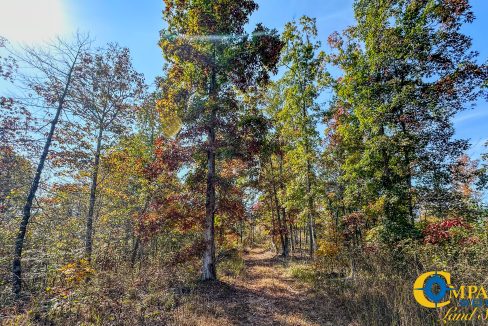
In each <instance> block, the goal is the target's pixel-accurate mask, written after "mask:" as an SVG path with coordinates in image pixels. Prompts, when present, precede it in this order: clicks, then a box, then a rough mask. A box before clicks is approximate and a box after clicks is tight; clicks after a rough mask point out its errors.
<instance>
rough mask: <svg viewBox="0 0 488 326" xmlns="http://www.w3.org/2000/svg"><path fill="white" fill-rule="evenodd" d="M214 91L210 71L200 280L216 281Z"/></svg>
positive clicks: (214, 78)
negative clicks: (209, 109)
mask: <svg viewBox="0 0 488 326" xmlns="http://www.w3.org/2000/svg"><path fill="white" fill-rule="evenodd" d="M215 91H216V72H215V68H213V71H212V78H211V84H210V90H209V94H210V97H211V98H212V102H213V103H212V104H211V105H212V107H211V115H210V123H209V126H208V135H207V136H208V149H207V192H206V200H205V231H204V241H205V251H204V253H203V268H202V279H203V280H204V281H207V280H216V279H217V273H216V268H215V239H214V238H215V177H216V175H215V147H216V142H215V124H216V108H215V101H214V100H215Z"/></svg>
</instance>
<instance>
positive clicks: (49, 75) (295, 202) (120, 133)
mask: <svg viewBox="0 0 488 326" xmlns="http://www.w3.org/2000/svg"><path fill="white" fill-rule="evenodd" d="M164 3H165V9H164V11H163V13H162V15H163V20H164V24H163V22H162V23H161V26H162V27H163V26H164V28H163V29H162V30H161V32H160V42H159V44H158V45H159V47H160V48H161V50H162V55H163V57H164V62H165V64H164V67H163V72H164V73H163V74H162V75H161V76H160V77H158V78H157V79H156V81H155V83H154V84H155V85H156V86H155V87H154V86H151V87H150V86H148V84H149V83H148V81H146V80H145V79H144V76H143V75H142V74H141V73H139V72H138V71H136V69H135V67H134V66H133V63H132V59H131V53H130V49H128V48H124V47H123V46H120V45H118V44H117V43H110V44H107V45H106V46H103V47H95V46H94V45H93V43H94V42H93V40H92V38H91V36H89V35H84V34H82V33H78V34H76V35H74V36H73V37H72V38H70V39H61V38H60V39H57V40H56V41H53V42H51V43H49V44H45V45H43V46H39V47H28V46H25V47H18V46H14V45H12V44H11V43H9V42H8V40H6V39H3V38H2V39H0V78H1V79H2V81H1V82H0V87H1V89H0V141H1V143H0V321H1V322H2V323H5V324H6V325H37V324H39V325H351V326H355V325H433V324H438V323H439V319H441V320H445V318H447V317H446V313H447V308H438V309H428V308H425V307H422V306H421V305H419V304H418V303H417V302H416V301H415V300H414V298H413V295H412V284H413V283H414V281H415V279H416V278H417V277H418V276H419V275H420V274H422V273H424V272H428V271H438V270H439V271H440V270H446V271H448V272H450V273H451V274H452V275H453V278H455V279H456V282H458V283H459V282H460V283H462V284H474V283H478V284H486V282H487V280H486V275H487V271H488V258H487V256H486V248H487V246H488V206H487V201H486V193H485V191H486V189H487V187H488V150H485V152H486V153H487V154H485V155H483V156H482V157H481V159H479V160H475V159H472V158H471V157H470V156H469V155H468V150H469V148H470V143H469V140H463V139H457V138H456V137H454V135H455V129H454V124H453V119H454V118H455V117H456V115H457V114H458V113H460V112H462V111H464V110H468V109H470V108H472V107H473V106H475V105H477V104H478V105H479V103H482V102H483V101H486V100H487V99H488V96H487V95H488V93H487V86H488V84H487V80H488V79H487V77H488V66H487V64H486V63H483V62H482V60H481V59H480V55H479V53H477V52H476V51H474V50H472V48H471V43H472V40H471V38H470V37H469V36H467V35H465V34H463V32H462V29H463V27H464V26H465V25H466V24H469V23H471V22H472V21H473V20H474V19H475V14H476V13H474V12H473V11H472V9H471V6H470V4H469V2H468V1H467V0H356V1H355V2H354V16H355V24H354V25H353V26H350V27H349V28H347V29H345V30H343V31H338V32H336V33H333V34H332V35H319V34H318V30H317V26H316V19H314V18H311V17H306V16H303V17H301V18H298V19H296V20H294V21H291V22H289V23H287V24H286V26H284V27H283V28H282V30H281V32H278V31H277V30H274V29H270V28H268V27H266V26H265V25H264V24H258V25H256V26H249V24H248V21H249V17H250V15H251V14H252V13H253V12H255V11H256V10H258V5H257V4H256V3H255V2H254V1H253V0H215V1H212V0H191V1H190V0H188V1H186V0H164ZM156 32H157V31H156ZM154 46H157V45H156V44H155V45H154ZM485 57H486V54H485ZM154 84H153V85H154ZM325 94H328V95H327V96H325ZM329 95H330V96H329ZM487 145H488V144H487ZM483 282H484V283H483ZM485 295H486V294H485ZM485 299H488V298H485ZM487 317H488V315H487ZM487 319H488V318H487ZM467 324H469V325H474V324H475V322H474V321H472V322H467Z"/></svg>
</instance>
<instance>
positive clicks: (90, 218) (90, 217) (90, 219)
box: [85, 123, 103, 261]
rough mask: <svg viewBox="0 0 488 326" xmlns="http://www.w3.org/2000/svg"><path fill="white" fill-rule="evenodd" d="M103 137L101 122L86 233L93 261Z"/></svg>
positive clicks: (88, 256)
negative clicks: (94, 221) (95, 213)
mask: <svg viewBox="0 0 488 326" xmlns="http://www.w3.org/2000/svg"><path fill="white" fill-rule="evenodd" d="M102 137H103V123H100V127H99V130H98V136H97V147H96V151H95V161H94V162H93V170H92V180H91V187H90V203H89V207H88V215H87V217H86V235H85V258H86V259H87V260H88V261H91V257H92V251H93V215H94V211H95V201H96V196H97V186H98V182H97V180H98V169H99V166H100V153H101V150H102Z"/></svg>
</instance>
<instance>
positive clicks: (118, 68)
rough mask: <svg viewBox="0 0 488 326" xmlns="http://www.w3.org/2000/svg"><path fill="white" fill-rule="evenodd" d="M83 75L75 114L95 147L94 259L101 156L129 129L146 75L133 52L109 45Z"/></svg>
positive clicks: (88, 248)
mask: <svg viewBox="0 0 488 326" xmlns="http://www.w3.org/2000/svg"><path fill="white" fill-rule="evenodd" d="M81 73H82V76H83V78H82V79H81V80H80V81H79V83H77V84H76V92H77V98H76V103H77V106H76V112H75V113H76V114H77V115H79V116H80V117H82V118H83V124H84V125H83V128H82V129H83V130H84V131H85V132H86V134H87V137H86V140H87V142H86V144H90V145H92V146H90V147H93V148H90V151H91V150H92V149H93V153H94V154H93V163H92V166H91V180H90V184H91V186H90V198H89V203H88V213H87V217H86V235H85V256H86V258H87V259H88V260H90V259H91V254H92V249H93V248H92V247H93V240H92V238H93V216H94V212H95V201H96V196H97V187H98V174H99V167H100V157H101V155H102V152H103V150H104V149H105V148H106V146H107V144H106V142H107V141H108V140H110V141H112V142H113V141H115V140H116V139H117V137H115V136H116V135H120V134H122V133H124V132H128V131H130V127H129V126H130V124H129V123H128V122H129V121H130V119H131V117H132V116H133V113H134V111H135V109H134V107H135V105H136V104H137V103H138V101H139V100H140V99H141V98H142V95H143V93H144V90H145V85H144V77H143V76H142V74H140V73H138V72H137V71H135V69H134V68H133V66H132V62H131V58H130V52H129V49H127V48H121V47H120V46H118V45H117V44H109V45H108V46H107V48H105V49H99V50H98V51H97V52H96V53H94V54H86V55H85V56H84V65H83V69H82V72H81Z"/></svg>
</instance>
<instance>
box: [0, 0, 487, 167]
mask: <svg viewBox="0 0 488 326" xmlns="http://www.w3.org/2000/svg"><path fill="white" fill-rule="evenodd" d="M352 2H353V1H352V0H258V3H259V5H260V8H259V10H258V11H257V12H256V13H254V14H253V16H252V17H251V22H250V25H251V26H252V25H255V24H256V23H258V22H263V23H264V24H265V25H266V26H268V27H273V28H276V29H278V30H282V28H283V26H284V24H285V23H286V22H288V21H290V20H292V19H294V18H299V17H300V16H302V15H308V16H311V17H315V18H317V25H318V29H319V35H320V38H321V41H322V43H323V44H324V49H325V50H326V51H327V49H328V46H327V45H326V39H327V36H328V35H329V34H330V33H332V32H333V31H336V30H339V31H340V30H342V29H343V28H344V27H346V26H348V25H351V24H352V23H354V19H353V12H352ZM471 3H472V6H473V9H474V12H475V14H476V17H477V19H476V20H475V22H474V23H473V24H471V25H468V26H466V27H465V28H464V32H465V33H467V34H468V35H470V36H471V37H472V38H473V48H474V49H476V50H477V51H479V52H480V61H485V60H486V58H487V55H488V41H487V40H488V38H487V37H486V36H485V35H484V33H485V32H487V31H488V1H486V0H472V1H471ZM162 10H163V2H162V0H139V1H135V0H83V1H79V0H42V1H40V0H0V12H8V13H10V14H7V15H5V16H4V17H2V20H1V21H0V35H5V36H7V37H9V38H10V39H11V40H13V41H21V42H26V43H33V42H34V43H35V42H38V41H41V40H43V39H46V38H50V37H53V36H54V34H58V33H59V34H63V35H69V34H70V33H73V32H74V31H76V30H80V31H83V32H86V31H88V32H90V34H91V35H92V37H94V38H95V39H96V42H97V44H100V45H102V44H104V43H107V42H118V43H120V44H121V45H123V46H127V47H129V48H130V49H131V52H132V56H133V60H134V65H135V66H136V68H137V69H138V70H139V71H140V72H143V73H144V74H145V76H146V80H147V81H148V82H152V81H153V79H154V77H155V76H157V75H158V74H160V73H161V67H162V64H163V60H162V56H161V51H160V49H159V48H158V47H157V42H158V39H159V30H160V29H161V28H162V26H163V22H162V17H161V12H162ZM455 125H456V131H457V137H460V138H469V139H471V142H472V144H473V147H472V149H471V150H470V152H469V154H470V155H471V156H472V157H475V158H477V157H479V154H480V153H481V152H482V151H483V144H484V143H485V142H486V141H488V103H487V102H486V101H482V100H480V101H479V103H478V104H477V108H476V109H474V110H468V111H465V112H463V113H461V114H460V115H459V116H458V117H456V119H455Z"/></svg>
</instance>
